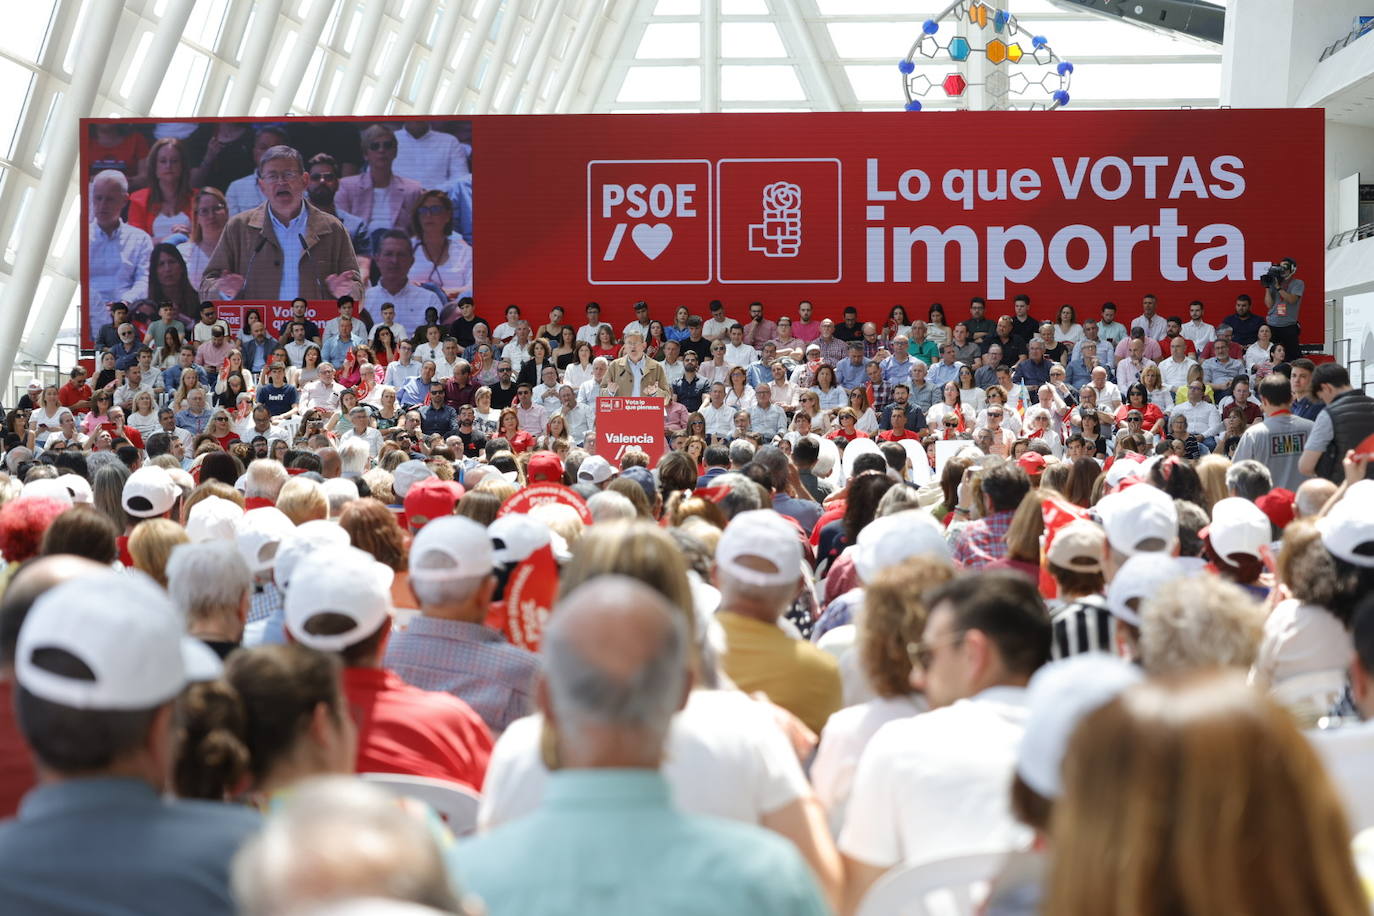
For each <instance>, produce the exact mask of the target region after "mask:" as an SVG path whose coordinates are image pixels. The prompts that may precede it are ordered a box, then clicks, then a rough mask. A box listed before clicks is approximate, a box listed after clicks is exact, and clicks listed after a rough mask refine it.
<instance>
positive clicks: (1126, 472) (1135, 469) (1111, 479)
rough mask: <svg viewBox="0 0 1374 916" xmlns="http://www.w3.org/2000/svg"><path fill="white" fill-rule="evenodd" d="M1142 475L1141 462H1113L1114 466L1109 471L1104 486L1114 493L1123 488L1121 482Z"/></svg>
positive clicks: (1118, 460)
mask: <svg viewBox="0 0 1374 916" xmlns="http://www.w3.org/2000/svg"><path fill="white" fill-rule="evenodd" d="M1140 473H1141V468H1140V462H1138V461H1132V460H1131V459H1129V458H1118V459H1116V460H1115V461H1113V462H1112V466H1111V467H1110V468H1109V469H1108V470H1107V479H1106V480H1105V481H1103V486H1104V487H1106V489H1107V491H1108V492H1113V491H1115V490H1116V488H1117V487H1119V486H1121V481H1123V480H1125V479H1126V478H1127V477H1135V476H1136V475H1138V474H1140Z"/></svg>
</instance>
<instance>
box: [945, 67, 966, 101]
mask: <svg viewBox="0 0 1374 916" xmlns="http://www.w3.org/2000/svg"><path fill="white" fill-rule="evenodd" d="M940 85H941V87H943V88H944V90H945V95H947V96H949V97H950V98H954V97H956V96H961V95H963V94H964V90H966V89H968V80H966V79H964V77H963V75H962V74H959V73H951V74H949V75H948V76H946V77H945V79H944V82H942V83H941V84H940Z"/></svg>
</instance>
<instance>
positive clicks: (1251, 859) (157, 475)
mask: <svg viewBox="0 0 1374 916" xmlns="http://www.w3.org/2000/svg"><path fill="white" fill-rule="evenodd" d="M272 167H273V168H275V167H276V166H275V165H274V166H272ZM389 241H390V237H389V236H387V237H384V238H383V243H384V244H385V243H387V242H389ZM396 241H397V250H398V252H399V249H400V247H401V246H400V244H399V243H400V241H401V239H396ZM386 259H387V255H386V254H383V256H382V260H383V261H385V260H386ZM382 269H383V271H384V273H385V272H387V271H391V270H394V269H396V265H395V264H394V262H393V263H392V264H391V266H386V267H383V268H382ZM1291 273H1292V272H1291V271H1290V275H1289V276H1290V279H1291ZM1292 289H1294V287H1293V285H1292V284H1291V283H1289V284H1288V285H1287V286H1284V287H1281V288H1280V290H1279V292H1278V293H1276V294H1275V295H1287V294H1289V293H1288V292H1287V291H1288V290H1292ZM1292 295H1295V296H1299V297H1300V295H1301V289H1300V287H1297V292H1296V293H1292ZM161 305H162V307H163V315H162V318H161V319H160V320H161V321H162V322H163V326H162V328H158V327H149V328H147V329H144V330H143V331H142V332H140V331H139V330H138V329H136V328H135V327H134V326H133V323H132V322H131V321H130V320H129V317H130V316H129V308H128V305H126V304H124V303H116V304H114V305H113V306H112V307H111V308H110V318H111V322H110V326H111V327H112V328H114V330H115V333H114V334H113V335H112V339H107V340H105V341H103V342H102V344H101V347H100V352H99V354H98V359H99V364H98V365H99V375H98V376H97V377H96V378H95V379H88V378H87V377H86V374H85V372H84V370H82V369H79V368H78V369H76V370H74V371H73V373H72V376H71V378H70V380H69V381H68V382H67V383H66V384H64V385H62V386H61V387H56V386H50V387H44V386H43V385H41V384H37V385H35V386H33V387H31V388H30V391H29V394H28V395H27V396H26V398H25V402H24V403H21V404H20V405H18V406H16V407H15V408H13V409H11V410H9V411H7V412H6V415H5V418H4V441H3V448H4V451H3V455H0V465H3V469H2V470H0V558H3V560H4V562H5V567H4V570H3V579H0V589H2V590H0V692H3V696H0V746H3V752H0V812H3V814H5V815H6V816H11V819H10V820H8V821H5V822H3V823H0V899H4V900H5V901H6V903H5V909H6V911H7V912H15V913H46V912H54V911H61V912H71V913H87V912H89V913H96V912H111V911H118V912H134V911H137V912H144V913H164V912H165V913H186V912H204V913H216V912H223V913H229V912H242V913H251V914H258V913H262V914H268V913H274V914H275V913H298V912H340V913H342V912H355V911H356V912H369V913H371V912H397V913H400V912H446V913H472V914H475V913H478V912H488V913H491V914H495V916H500V914H505V913H512V914H514V913H522V914H524V913H569V914H572V913H578V914H582V913H588V912H592V911H596V912H635V913H646V912H670V911H671V912H693V913H697V912H700V913H706V912H726V913H751V914H752V913H759V914H763V913H780V914H781V913H788V914H803V913H807V914H809V913H817V914H819V913H846V914H847V913H864V914H866V916H867V914H873V913H879V912H887V911H888V910H884V909H882V908H881V907H882V906H883V905H884V904H883V903H882V901H891V900H893V899H897V898H894V896H893V895H894V894H897V895H900V893H901V892H902V889H903V888H904V887H908V886H909V887H913V888H914V887H916V886H917V885H918V884H919V885H920V886H923V887H933V886H938V884H939V882H940V879H941V876H942V875H945V874H948V875H956V874H957V875H959V876H961V877H959V878H958V879H957V880H958V881H962V882H964V883H968V882H969V881H971V880H974V878H976V879H977V882H978V886H979V888H980V890H979V893H980V895H981V900H982V902H981V904H980V905H981V906H982V907H983V912H986V913H989V914H1030V913H1037V912H1045V913H1055V914H1060V913H1068V914H1084V916H1088V914H1093V916H1099V914H1119V916H1127V914H1158V916H1164V914H1178V913H1199V914H1200V913H1218V912H1235V913H1241V912H1243V913H1252V914H1260V913H1274V914H1280V913H1283V914H1287V913H1295V912H1302V913H1312V914H1354V913H1357V912H1368V910H1369V906H1370V901H1371V897H1370V895H1369V892H1368V891H1367V888H1368V887H1369V886H1370V884H1369V883H1368V882H1371V881H1374V832H1366V831H1374V795H1372V794H1371V793H1370V791H1369V789H1368V781H1367V779H1366V777H1365V772H1366V771H1365V765H1366V763H1369V762H1371V761H1374V730H1371V726H1369V725H1368V724H1367V723H1365V722H1364V721H1363V720H1365V719H1366V718H1367V717H1369V716H1374V688H1371V685H1372V684H1374V482H1371V481H1370V480H1368V477H1369V465H1370V462H1371V460H1374V446H1371V445H1370V443H1369V442H1368V441H1367V440H1368V437H1369V436H1370V435H1371V434H1374V401H1371V399H1369V398H1368V397H1366V396H1365V395H1364V394H1363V392H1362V391H1360V390H1358V389H1356V388H1355V387H1353V386H1352V384H1351V380H1350V377H1349V375H1348V374H1347V372H1346V370H1345V369H1344V368H1343V367H1341V366H1340V365H1338V364H1336V363H1334V362H1331V361H1329V360H1324V359H1322V358H1321V357H1320V356H1318V359H1319V360H1321V361H1319V362H1314V361H1313V360H1311V359H1309V358H1307V357H1305V356H1303V355H1302V354H1301V353H1300V352H1298V349H1297V346H1296V343H1295V342H1294V341H1291V340H1290V341H1289V342H1287V343H1285V340H1284V338H1286V337H1288V336H1289V335H1288V332H1287V331H1285V330H1284V329H1283V326H1282V325H1280V326H1279V327H1271V325H1270V324H1269V323H1266V321H1265V320H1264V319H1263V318H1261V317H1259V316H1258V315H1257V314H1256V312H1255V311H1254V310H1253V309H1252V303H1251V301H1250V299H1249V298H1247V297H1244V296H1242V297H1239V298H1238V299H1237V301H1236V303H1235V308H1234V311H1233V312H1232V313H1230V314H1227V315H1226V316H1225V317H1224V318H1222V319H1221V321H1220V322H1218V323H1217V324H1216V325H1215V326H1213V325H1211V324H1208V323H1207V322H1206V320H1205V319H1206V315H1205V310H1204V307H1203V305H1202V304H1201V303H1193V304H1192V305H1191V306H1190V309H1189V317H1188V319H1187V320H1186V321H1184V320H1182V316H1179V317H1164V316H1160V315H1159V314H1157V312H1156V302H1155V300H1154V297H1145V299H1144V301H1143V303H1142V309H1141V314H1140V315H1139V316H1135V317H1132V318H1131V320H1130V322H1129V325H1127V324H1123V323H1120V322H1118V321H1117V320H1116V318H1117V308H1116V307H1115V306H1114V305H1112V304H1110V303H1108V304H1107V305H1105V306H1104V307H1103V308H1102V309H1101V311H1100V313H1099V315H1098V316H1097V317H1087V316H1082V317H1080V316H1079V315H1077V314H1076V313H1075V311H1074V309H1073V308H1071V307H1069V306H1064V307H1063V308H1062V309H1060V310H1059V312H1058V313H1057V315H1056V318H1055V319H1054V320H1052V321H1044V322H1042V321H1038V320H1037V319H1036V318H1034V317H1032V314H1031V308H1030V305H1031V304H1030V300H1029V298H1028V297H1026V296H1018V297H1016V299H1015V300H1014V302H1013V305H1012V310H1011V312H1010V313H1008V314H1005V315H1001V316H999V317H997V318H996V319H993V318H990V317H987V316H986V310H987V305H986V303H984V302H983V301H982V300H974V301H973V302H972V303H971V304H970V308H969V313H970V317H968V318H967V319H965V320H961V321H958V322H950V321H949V320H948V319H947V317H946V314H945V310H944V308H943V307H942V306H940V305H933V306H931V308H930V309H929V310H928V313H927V319H926V320H921V319H919V318H918V319H912V318H911V317H910V316H908V314H907V313H906V312H905V310H904V309H902V307H900V306H898V307H895V308H893V309H892V310H891V312H890V314H889V315H888V317H887V319H886V320H884V321H869V322H861V321H859V320H858V313H857V310H856V309H853V308H849V309H845V310H844V312H843V313H842V316H841V319H840V320H839V321H836V320H834V319H833V318H830V317H821V316H820V315H818V314H816V311H815V310H814V309H813V306H812V304H811V303H809V302H803V303H801V304H800V305H799V306H798V308H797V310H796V314H795V315H785V316H777V317H776V318H769V317H768V316H767V313H766V310H765V307H764V306H763V305H762V304H761V303H758V302H755V303H752V304H750V305H749V306H748V317H747V320H735V318H733V317H731V316H730V315H729V314H728V313H727V311H726V308H725V306H724V305H723V304H722V303H720V302H712V303H710V304H709V313H710V315H709V317H708V318H705V319H703V318H702V316H699V315H694V314H692V313H691V310H690V309H688V308H686V307H683V308H679V309H677V310H676V312H675V313H674V314H673V315H672V316H671V321H670V322H668V323H666V324H665V323H664V322H663V319H667V318H668V317H669V316H667V315H666V314H665V315H662V316H660V318H655V317H654V315H653V314H652V309H651V308H650V306H649V304H648V303H644V302H640V303H636V304H635V307H634V313H635V317H634V320H633V321H631V322H630V323H628V324H627V325H625V326H623V327H620V328H616V327H613V326H612V325H610V324H608V323H606V322H604V321H602V320H601V308H600V306H599V305H598V304H596V303H590V304H588V305H586V307H585V323H573V322H569V321H567V320H566V318H567V316H566V314H565V311H564V310H563V309H562V308H555V309H553V310H551V312H550V313H549V315H548V320H547V322H545V323H543V324H540V325H539V326H538V327H533V322H532V321H531V320H530V319H529V318H528V317H526V316H525V315H524V314H523V312H522V310H521V309H520V307H518V306H516V305H511V306H508V307H507V308H506V309H505V310H504V312H503V313H502V314H501V315H500V316H499V317H500V319H501V320H500V321H497V320H496V318H497V316H496V315H494V314H491V315H488V314H479V312H478V311H477V308H476V306H475V303H474V301H473V300H472V299H471V298H468V297H458V298H456V299H455V301H454V309H455V315H456V317H453V318H452V320H450V321H446V322H445V321H442V320H441V319H443V318H445V317H446V316H444V315H443V314H442V309H443V308H444V306H434V308H435V310H436V311H435V313H433V314H431V315H427V316H423V317H424V320H423V321H422V322H421V323H420V324H418V325H417V326H408V325H405V324H404V323H402V322H399V321H398V320H397V314H396V303H394V302H392V301H391V300H382V301H378V302H369V301H364V302H362V303H360V302H359V301H357V300H356V299H354V298H352V297H351V296H348V295H345V296H341V297H340V298H339V299H338V306H339V314H338V317H337V318H335V319H333V320H331V321H330V322H329V323H328V324H324V325H317V324H316V323H315V322H314V321H312V320H311V319H310V318H309V317H308V314H307V312H308V303H307V302H306V301H305V300H303V299H299V300H297V301H296V302H294V303H293V315H292V317H291V318H290V319H288V320H287V321H285V322H283V323H282V325H281V326H279V327H274V328H267V327H265V326H264V324H263V322H262V321H261V320H260V319H258V320H252V319H251V318H250V320H249V321H248V323H247V326H246V327H245V328H244V329H243V331H242V332H241V333H232V332H231V330H230V329H229V328H228V327H227V326H226V325H225V323H224V322H223V321H222V320H221V319H220V318H219V317H218V315H217V312H216V305H215V301H214V300H213V299H209V300H206V301H203V302H200V303H199V311H198V314H197V323H196V324H195V325H194V327H192V328H190V329H189V333H188V334H186V335H185V337H184V338H183V339H181V340H179V341H178V342H177V344H178V345H177V346H174V347H173V346H169V345H167V344H165V343H164V344H162V345H161V346H160V347H159V345H158V341H159V338H160V337H161V336H162V335H161V333H160V331H161V330H162V329H165V328H167V327H171V326H173V325H175V324H177V323H179V322H180V317H179V316H178V314H177V311H176V307H175V305H174V304H161ZM1266 310H1267V311H1270V312H1273V311H1274V308H1273V307H1272V304H1271V303H1267V304H1266ZM484 311H485V310H484ZM1294 311H1295V310H1294ZM257 317H258V316H253V318H257ZM739 317H740V318H743V317H744V316H743V315H740V316H739ZM1290 346H1291V350H1290V349H1289V347H1290ZM1166 354H1167V355H1166ZM603 396H619V397H634V396H640V397H650V398H652V397H659V398H662V399H663V401H664V417H663V439H662V454H661V457H657V458H656V459H652V460H651V458H650V457H649V454H648V453H647V452H646V450H644V449H639V448H628V449H617V450H616V451H615V452H614V453H607V452H606V451H604V450H602V451H601V452H600V453H598V450H597V447H596V442H597V439H596V406H597V399H598V398H600V397H603ZM536 487H537V488H538V493H539V494H541V495H540V498H538V499H534V498H532V494H533V493H535V489H534V488H536ZM532 580H535V581H532ZM540 587H544V588H546V590H547V592H548V598H547V600H546V601H545V602H543V603H541V600H540V599H539V598H538V597H537V593H538V591H539V588H540ZM379 774H381V775H379ZM387 777H390V781H388V779H387ZM397 780H400V782H401V783H403V784H404V785H403V786H402V787H401V788H400V789H398V788H397ZM417 786H419V787H423V789H424V790H425V791H430V792H433V791H437V789H436V787H437V788H438V789H442V790H443V791H444V792H446V793H448V795H446V796H444V797H446V798H451V797H454V796H457V797H462V798H466V799H468V800H469V802H470V805H471V810H470V812H469V814H470V816H469V817H467V818H466V819H464V818H463V817H461V816H459V815H456V814H454V813H453V812H452V811H446V812H444V813H446V814H447V815H448V819H447V820H445V819H444V818H441V817H440V816H439V815H438V813H437V811H438V810H440V809H442V807H443V806H442V805H438V807H437V808H436V807H430V805H428V804H426V803H424V802H423V801H422V800H421V799H422V798H425V797H427V798H430V799H431V800H433V799H435V798H437V797H438V796H436V795H425V794H424V792H422V791H421V790H420V789H419V788H417ZM398 791H399V793H400V794H399V795H398V794H397V793H398ZM923 870H924V871H923ZM970 870H972V871H970ZM918 874H924V875H925V878H924V879H923V881H921V882H914V883H912V884H910V885H903V884H902V883H901V882H902V881H903V879H904V878H906V877H910V876H912V875H918ZM970 874H972V875H973V877H972V878H971V877H968V876H969V875H970ZM950 880H951V881H953V880H956V879H954V878H951V879H950ZM913 892H914V891H913ZM380 900H386V901H390V903H389V904H385V905H384V904H382V903H380V902H378V901H380ZM366 901H371V902H370V903H366ZM403 903H404V904H407V905H408V906H409V907H411V908H408V909H399V908H398V909H394V910H392V909H386V908H385V906H395V907H400V906H401V905H402V904H403ZM353 905H356V906H358V907H360V908H359V909H356V910H353V909H349V908H348V907H349V906H353ZM366 907H373V908H366Z"/></svg>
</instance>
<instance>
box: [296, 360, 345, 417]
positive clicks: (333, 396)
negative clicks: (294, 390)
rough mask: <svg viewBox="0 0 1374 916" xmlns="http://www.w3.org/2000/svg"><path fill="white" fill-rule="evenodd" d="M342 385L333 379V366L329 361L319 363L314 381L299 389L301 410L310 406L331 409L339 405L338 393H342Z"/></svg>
mask: <svg viewBox="0 0 1374 916" xmlns="http://www.w3.org/2000/svg"><path fill="white" fill-rule="evenodd" d="M344 390H345V389H344V386H343V385H340V384H339V383H338V382H336V381H334V366H333V365H332V364H331V363H320V375H319V378H317V379H315V381H313V382H311V383H310V384H308V385H306V386H305V387H304V388H303V389H301V412H302V413H304V412H305V411H306V410H309V409H310V408H312V407H316V408H319V409H320V410H325V411H332V410H335V409H336V408H337V407H338V406H339V395H341V394H343V393H344Z"/></svg>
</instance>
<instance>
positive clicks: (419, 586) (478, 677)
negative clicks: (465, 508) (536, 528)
mask: <svg viewBox="0 0 1374 916" xmlns="http://www.w3.org/2000/svg"><path fill="white" fill-rule="evenodd" d="M492 563H493V560H492V546H491V538H490V537H488V535H487V532H486V529H485V528H483V527H482V526H481V525H479V524H477V523H476V522H474V521H472V520H471V519H469V518H463V517H462V516H457V515H448V516H444V517H443V518H436V519H434V520H432V521H431V522H429V523H428V524H427V525H425V526H424V527H423V528H421V529H420V532H419V533H418V534H416V535H415V540H414V541H413V542H412V543H411V545H410V563H409V570H410V578H409V582H410V593H411V594H412V595H413V596H414V597H415V601H416V602H417V604H418V606H419V608H420V616H419V617H416V618H414V619H412V620H411V621H410V624H409V625H408V626H407V627H406V629H405V630H404V631H402V632H400V633H397V634H396V635H395V636H393V637H392V638H391V641H390V643H389V645H388V646H387V650H386V656H385V658H384V661H383V664H384V665H385V666H386V667H387V668H390V669H391V670H392V671H395V672H396V673H397V674H398V675H400V677H401V679H402V680H404V681H405V682H406V683H407V684H411V685H413V686H415V687H419V688H420V689H422V690H442V691H445V692H447V693H451V694H453V695H454V696H456V697H458V698H459V699H461V700H465V701H467V704H468V705H469V706H471V707H472V708H473V710H474V711H475V712H476V713H477V714H478V715H479V716H481V717H482V721H484V722H486V723H487V727H488V728H490V729H491V731H492V734H493V735H499V734H501V732H503V731H505V729H506V726H508V725H510V723H512V722H514V721H515V720H516V719H518V718H520V717H521V716H526V715H529V714H530V713H531V712H533V711H534V678H535V675H536V674H538V673H539V660H538V658H537V657H536V656H535V655H534V654H533V653H531V652H528V651H526V650H525V649H521V648H519V647H517V646H513V645H511V644H510V643H508V642H507V641H506V638H505V637H504V636H503V635H502V634H501V633H500V632H499V631H498V630H493V629H491V628H490V627H488V626H487V625H486V619H487V613H488V611H489V610H490V609H491V596H492V594H493V592H494V590H495V588H496V576H495V574H494V573H493V572H492Z"/></svg>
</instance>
